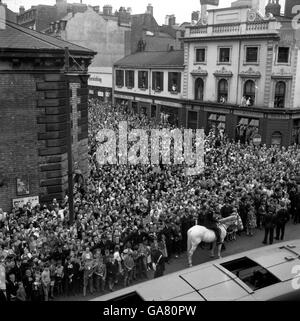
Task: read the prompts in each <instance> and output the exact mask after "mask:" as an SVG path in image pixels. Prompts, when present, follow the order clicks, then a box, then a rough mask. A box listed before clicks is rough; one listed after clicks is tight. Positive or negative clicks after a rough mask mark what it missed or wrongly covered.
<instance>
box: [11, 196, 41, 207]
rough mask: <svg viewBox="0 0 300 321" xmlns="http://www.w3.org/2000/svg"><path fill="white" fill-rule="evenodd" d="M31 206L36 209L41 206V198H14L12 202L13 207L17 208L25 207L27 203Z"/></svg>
mask: <svg viewBox="0 0 300 321" xmlns="http://www.w3.org/2000/svg"><path fill="white" fill-rule="evenodd" d="M28 202H29V203H30V204H31V207H35V206H36V205H38V204H39V197H38V196H28V197H22V198H14V199H13V200H12V203H13V204H12V205H13V207H15V208H19V207H23V206H24V205H26V204H27V203H28Z"/></svg>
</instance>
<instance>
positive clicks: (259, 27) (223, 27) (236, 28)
mask: <svg viewBox="0 0 300 321" xmlns="http://www.w3.org/2000/svg"><path fill="white" fill-rule="evenodd" d="M254 33H257V34H262V33H264V34H265V33H267V34H274V33H277V34H278V22H277V21H254V22H242V23H222V24H215V25H206V26H192V27H187V29H186V33H185V38H189V37H192V38H194V37H213V36H222V35H226V36H228V35H247V34H251V35H253V34H254Z"/></svg>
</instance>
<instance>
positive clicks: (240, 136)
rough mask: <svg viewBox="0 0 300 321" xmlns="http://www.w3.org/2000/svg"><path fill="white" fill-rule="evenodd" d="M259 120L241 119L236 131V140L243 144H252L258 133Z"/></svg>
mask: <svg viewBox="0 0 300 321" xmlns="http://www.w3.org/2000/svg"><path fill="white" fill-rule="evenodd" d="M258 128H259V119H255V118H247V117H240V118H239V120H238V125H237V126H236V129H235V139H236V141H240V142H241V144H245V143H246V142H247V143H250V141H251V140H252V139H253V136H254V135H255V134H257V133H258Z"/></svg>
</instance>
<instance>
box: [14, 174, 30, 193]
mask: <svg viewBox="0 0 300 321" xmlns="http://www.w3.org/2000/svg"><path fill="white" fill-rule="evenodd" d="M29 193H30V191H29V176H28V175H23V176H21V177H18V178H17V196H23V195H29Z"/></svg>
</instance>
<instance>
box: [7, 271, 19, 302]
mask: <svg viewBox="0 0 300 321" xmlns="http://www.w3.org/2000/svg"><path fill="white" fill-rule="evenodd" d="M17 290H18V283H17V281H16V277H15V275H14V274H13V273H11V274H9V276H8V281H7V284H6V296H7V301H16V298H17Z"/></svg>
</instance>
